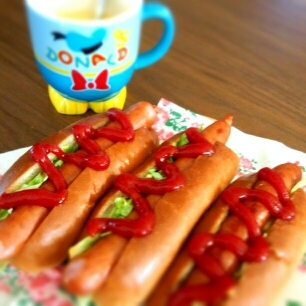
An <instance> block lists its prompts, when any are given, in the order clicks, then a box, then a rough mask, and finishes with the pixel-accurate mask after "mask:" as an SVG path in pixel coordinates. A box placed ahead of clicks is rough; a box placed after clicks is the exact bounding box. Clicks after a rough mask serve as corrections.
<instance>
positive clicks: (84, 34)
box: [25, 0, 175, 114]
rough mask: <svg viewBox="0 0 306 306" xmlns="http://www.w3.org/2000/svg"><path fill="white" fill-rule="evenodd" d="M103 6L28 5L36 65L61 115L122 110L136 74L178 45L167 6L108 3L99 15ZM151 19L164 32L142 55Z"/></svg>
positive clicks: (71, 0)
mask: <svg viewBox="0 0 306 306" xmlns="http://www.w3.org/2000/svg"><path fill="white" fill-rule="evenodd" d="M99 1H104V0H86V1H84V0H52V1H47V0H45V1H42V0H25V2H26V11H27V18H28V24H29V30H30V37H31V41H32V47H33V50H34V56H35V60H36V63H37V65H38V68H39V71H40V73H41V74H42V76H43V77H44V79H45V81H46V82H47V84H48V85H49V96H50V99H51V101H52V103H53V105H54V106H55V108H56V109H57V111H58V112H60V113H65V114H80V113H83V112H84V110H85V111H86V110H87V108H88V107H89V108H92V109H93V110H94V111H96V112H101V111H104V110H105V109H107V108H109V107H111V106H117V107H120V108H122V107H123V105H124V101H125V95H126V85H127V84H128V82H129V81H130V79H131V77H132V76H133V73H134V71H135V70H138V69H142V68H145V67H147V66H149V65H151V64H153V63H155V62H156V61H158V60H160V59H161V58H162V57H163V56H164V55H165V54H166V52H167V51H168V50H169V48H170V46H171V43H172V41H173V37H174V34H175V22H174V18H173V15H172V13H171V11H170V10H169V8H167V7H166V6H165V5H164V4H161V3H158V2H151V3H150V2H148V3H144V2H143V0H133V1H127V0H106V1H105V7H104V11H103V12H102V13H101V15H99V16H96V14H97V10H98V8H96V6H97V5H98V2H99ZM152 19H157V20H159V21H161V22H162V23H163V25H164V27H163V33H162V35H161V38H160V39H159V41H158V42H157V44H156V45H155V46H154V47H152V48H151V49H150V50H149V51H146V52H143V53H140V54H139V46H140V41H141V28H142V24H143V22H144V21H147V20H152ZM63 103H72V104H75V103H77V105H78V106H79V107H80V108H81V109H82V110H81V111H80V110H77V111H75V110H74V109H70V108H69V107H68V109H67V106H65V107H62V105H61V104H63ZM80 103H83V105H81V106H80ZM114 104H116V105H114ZM118 104H119V105H118Z"/></svg>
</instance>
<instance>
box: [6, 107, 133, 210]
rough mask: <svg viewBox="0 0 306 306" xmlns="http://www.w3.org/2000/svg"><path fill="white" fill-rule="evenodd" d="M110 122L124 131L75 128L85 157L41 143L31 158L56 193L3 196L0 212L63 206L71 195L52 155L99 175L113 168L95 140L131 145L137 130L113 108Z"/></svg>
mask: <svg viewBox="0 0 306 306" xmlns="http://www.w3.org/2000/svg"><path fill="white" fill-rule="evenodd" d="M106 115H107V116H108V117H109V119H110V120H113V121H117V122H118V123H119V125H120V126H121V128H114V127H107V126H103V127H100V128H97V129H94V128H93V127H92V126H90V125H88V124H84V123H80V124H75V125H74V126H73V127H72V132H73V135H74V137H75V140H76V142H77V143H78V145H79V147H80V148H81V149H82V150H83V151H85V152H84V153H80V152H75V153H65V152H63V150H62V149H61V148H60V147H59V146H58V145H57V144H49V143H37V144H35V145H34V146H33V147H32V148H31V151H30V154H31V158H32V159H33V160H34V161H36V162H37V163H38V164H39V165H40V167H41V169H42V170H43V171H44V172H45V173H46V175H47V176H48V179H49V180H50V182H51V183H52V185H53V186H54V189H55V191H54V192H53V191H49V190H46V189H40V188H39V189H28V190H21V191H16V192H14V193H3V194H2V195H1V197H0V208H3V209H7V208H14V207H17V206H20V205H38V206H43V207H46V208H52V207H54V206H56V205H59V204H61V203H63V202H64V201H65V199H66V197H67V195H68V190H67V188H68V184H67V182H66V181H65V179H64V177H63V175H62V174H61V172H60V171H59V170H58V169H57V168H56V166H55V165H54V164H53V163H52V162H51V161H50V159H49V158H48V154H50V153H52V154H54V155H55V156H56V157H57V158H59V159H61V160H62V161H64V162H66V163H72V164H74V165H76V166H78V167H80V168H82V169H84V168H86V167H89V168H92V169H95V170H98V171H101V170H105V169H107V168H108V167H109V164H110V159H109V156H108V155H107V154H106V153H105V152H104V151H103V150H101V149H100V147H99V145H98V143H97V142H96V141H95V139H98V138H106V139H108V140H111V141H113V142H119V141H122V142H127V141H132V140H133V139H134V135H135V133H134V129H133V126H132V123H131V122H130V120H129V118H128V117H127V115H126V114H125V113H124V112H123V111H121V110H119V109H117V108H111V109H109V110H108V111H107V112H106Z"/></svg>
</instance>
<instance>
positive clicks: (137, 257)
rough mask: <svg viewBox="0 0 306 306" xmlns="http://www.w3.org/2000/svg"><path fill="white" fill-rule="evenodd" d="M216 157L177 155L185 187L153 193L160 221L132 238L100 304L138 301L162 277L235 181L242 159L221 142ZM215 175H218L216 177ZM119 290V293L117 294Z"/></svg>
mask: <svg viewBox="0 0 306 306" xmlns="http://www.w3.org/2000/svg"><path fill="white" fill-rule="evenodd" d="M214 150H215V151H214V153H213V154H212V155H211V156H203V155H202V156H199V157H197V158H195V159H192V158H183V159H178V160H177V163H176V165H177V166H178V168H179V169H180V171H182V173H183V174H184V176H185V178H186V185H184V187H182V188H181V189H179V190H176V191H173V192H169V193H166V194H164V195H163V196H160V197H156V196H148V198H147V199H148V201H149V202H150V204H151V206H152V207H154V213H155V217H156V224H155V227H154V230H153V232H152V233H151V234H149V235H148V236H146V237H144V238H136V237H134V238H131V239H130V240H129V241H128V242H127V244H126V246H125V247H124V249H123V251H122V254H121V255H120V256H119V258H118V260H117V261H116V263H115V265H114V267H113V268H112V269H111V271H110V273H109V275H108V277H107V278H106V280H105V282H104V283H103V285H102V286H101V287H100V288H99V289H98V290H97V291H96V292H95V293H94V300H95V302H96V304H97V305H107V304H111V305H139V304H141V303H142V302H144V300H145V299H146V297H147V296H148V294H149V293H150V291H151V290H153V288H154V286H155V285H156V283H157V282H158V280H159V279H160V278H161V277H162V275H163V273H164V272H165V270H166V269H167V267H168V266H169V265H170V263H171V261H172V260H173V259H174V257H175V255H176V252H177V251H178V250H179V248H180V246H181V244H182V243H183V241H184V240H185V238H186V237H187V235H188V233H189V232H190V230H191V229H192V228H193V226H194V225H195V223H196V222H197V220H198V218H199V217H200V215H201V214H202V213H203V212H204V211H205V210H206V209H208V207H209V205H210V204H211V203H212V202H213V200H214V199H215V198H216V197H217V196H218V195H219V193H220V192H221V191H222V190H223V189H224V188H225V187H226V186H227V185H228V184H229V183H230V181H231V180H232V179H233V177H234V176H235V174H236V172H237V170H238V163H239V162H238V157H237V155H236V154H235V153H234V152H232V151H231V150H230V149H228V148H227V147H226V146H225V145H223V144H221V143H220V142H216V143H215V145H214ZM212 178H213V179H212ZM118 292H120V294H117V293H118Z"/></svg>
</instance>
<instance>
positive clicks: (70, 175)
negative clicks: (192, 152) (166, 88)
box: [0, 101, 158, 260]
mask: <svg viewBox="0 0 306 306" xmlns="http://www.w3.org/2000/svg"><path fill="white" fill-rule="evenodd" d="M125 113H126V115H127V117H128V119H129V120H130V123H131V124H132V126H133V128H134V129H136V130H137V129H143V131H142V133H143V134H145V135H146V133H148V135H146V136H147V137H148V142H147V143H146V144H147V147H146V148H145V149H143V151H142V152H140V151H136V153H135V158H136V160H138V161H137V162H131V164H130V165H124V166H122V167H121V168H120V169H118V172H120V171H123V170H124V168H125V167H126V168H127V169H130V168H131V167H133V166H134V165H136V164H137V163H139V162H141V159H142V158H144V155H145V154H146V153H145V151H146V150H149V151H150V150H152V149H153V148H154V147H155V146H156V145H157V141H158V140H157V137H156V135H155V133H154V132H153V131H152V130H150V129H147V128H149V127H150V126H151V125H152V124H153V123H154V121H155V119H156V115H157V114H156V109H155V107H154V106H153V105H152V104H150V103H148V102H145V101H143V102H139V103H136V104H134V105H133V106H132V107H130V108H129V109H127V110H126V111H125ZM76 124H86V125H89V126H91V127H93V128H95V129H98V128H100V127H103V126H107V127H112V128H117V127H118V128H120V126H119V125H118V123H117V122H116V121H111V120H110V119H109V117H108V116H107V114H98V115H94V116H91V117H87V118H85V119H82V120H80V121H78V122H77V123H75V124H73V125H71V126H69V127H67V128H64V129H63V130H61V131H59V132H57V133H54V134H53V135H50V136H48V137H46V138H45V139H43V140H42V141H41V143H54V144H57V145H59V146H60V147H65V146H66V147H67V146H68V147H69V146H70V145H71V144H72V143H75V137H74V135H73V132H72V129H73V127H74V126H75V125H76ZM137 133H141V132H137ZM137 138H138V137H137ZM96 142H97V144H98V145H99V147H100V148H101V149H102V150H106V149H109V150H110V148H111V147H112V146H113V145H114V143H113V142H112V141H111V140H108V139H106V138H103V137H102V138H98V139H96ZM150 146H151V148H150ZM119 149H121V147H120V148H119ZM82 151H83V150H82V148H81V149H79V150H78V153H79V152H82ZM137 152H138V153H137ZM150 152H151V151H150ZM110 153H111V154H113V151H112V150H111V152H110ZM137 154H139V155H137ZM148 154H149V153H148ZM51 155H52V154H49V156H51ZM122 157H123V156H122ZM129 158H131V156H130V157H129ZM128 160H129V159H127V160H126V161H127V163H128ZM40 171H41V169H40V166H39V165H38V163H36V162H35V161H34V160H33V158H32V157H31V151H30V150H29V151H28V152H26V153H25V154H24V155H23V156H22V157H21V158H20V159H19V160H17V161H16V163H15V164H14V165H13V166H12V167H11V168H10V169H9V170H8V171H7V172H6V173H5V175H4V176H3V178H2V179H1V181H0V190H1V193H2V194H3V193H13V192H15V191H16V190H18V189H19V188H20V186H22V185H23V184H24V183H25V182H27V181H29V180H31V179H32V178H33V177H35V176H36V175H37V174H38V173H39V172H40ZM59 171H60V172H61V173H62V175H63V177H64V178H65V180H66V182H67V184H68V185H69V184H71V183H72V182H73V181H74V180H75V178H76V177H78V176H79V175H80V174H82V173H83V172H84V171H83V169H81V168H80V167H78V166H76V165H73V164H71V163H64V164H63V165H62V166H61V167H60V168H59ZM85 173H86V172H85ZM84 176H86V174H84ZM87 179H88V174H87ZM86 183H87V182H86ZM40 188H43V189H47V190H51V191H53V190H54V187H53V186H52V184H50V183H49V181H46V182H45V183H43V184H42V186H41V187H40ZM49 212H50V209H47V208H45V207H39V206H32V205H31V206H19V207H16V208H15V209H14V210H13V212H12V213H11V214H10V215H9V216H8V217H7V218H6V219H5V220H2V221H1V222H0V234H1V235H0V236H1V238H0V242H1V243H0V245H1V255H0V259H1V260H3V259H9V258H11V257H12V256H14V255H15V254H16V253H18V252H19V251H20V249H21V248H22V247H23V245H24V244H25V242H26V241H27V240H28V239H29V237H30V236H31V235H32V234H33V232H34V231H35V230H36V229H37V228H38V226H39V225H40V224H41V222H42V221H43V220H44V219H45V218H46V216H47V215H48V214H49ZM84 217H85V216H84ZM70 218H73V216H72V215H70Z"/></svg>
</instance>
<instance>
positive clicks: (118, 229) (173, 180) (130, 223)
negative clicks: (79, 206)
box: [87, 128, 214, 237]
mask: <svg viewBox="0 0 306 306" xmlns="http://www.w3.org/2000/svg"><path fill="white" fill-rule="evenodd" d="M185 134H186V136H187V139H188V144H186V145H184V146H182V147H176V146H172V145H169V146H164V147H161V148H160V149H159V150H157V151H156V153H155V156H154V159H155V165H156V168H157V169H158V170H161V171H162V173H163V175H164V176H165V178H164V179H163V180H155V179H154V178H138V177H137V176H136V175H133V174H129V173H124V174H121V175H119V176H118V177H117V179H116V180H115V183H114V185H115V187H116V188H117V189H118V190H120V191H121V192H122V193H124V194H125V195H127V196H128V197H130V198H131V199H132V202H133V205H134V209H135V211H136V212H137V214H138V218H137V219H134V220H132V219H128V218H125V219H119V218H94V219H92V220H90V221H89V223H88V224H87V232H88V233H89V235H91V236H95V235H96V234H98V233H103V232H108V231H111V232H113V233H116V234H118V235H121V236H123V237H142V236H146V235H148V234H150V233H151V232H152V230H153V228H154V225H155V214H154V211H153V210H152V208H151V206H150V204H149V202H148V200H147V199H146V196H147V195H150V194H154V195H163V194H165V193H167V192H172V191H175V190H178V189H179V188H181V187H183V186H184V184H185V176H184V174H183V173H182V172H180V170H179V169H178V167H177V166H176V165H175V163H173V162H171V159H172V160H173V159H174V160H176V159H178V158H184V157H188V158H196V157H198V156H200V155H206V156H211V155H212V154H213V153H214V147H213V145H212V144H211V143H210V142H208V141H207V140H206V139H205V138H204V137H203V136H202V135H201V133H200V132H199V131H198V130H197V129H196V128H189V129H187V130H186V131H185Z"/></svg>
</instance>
